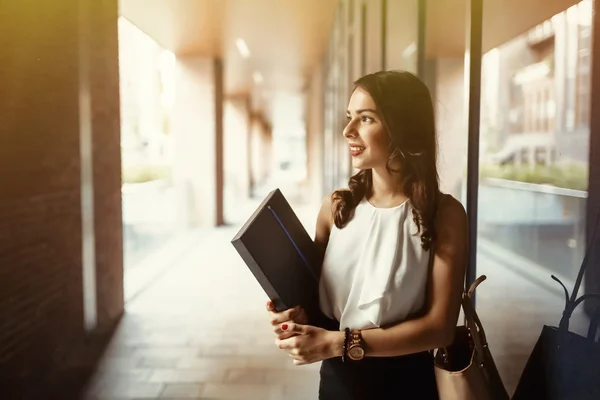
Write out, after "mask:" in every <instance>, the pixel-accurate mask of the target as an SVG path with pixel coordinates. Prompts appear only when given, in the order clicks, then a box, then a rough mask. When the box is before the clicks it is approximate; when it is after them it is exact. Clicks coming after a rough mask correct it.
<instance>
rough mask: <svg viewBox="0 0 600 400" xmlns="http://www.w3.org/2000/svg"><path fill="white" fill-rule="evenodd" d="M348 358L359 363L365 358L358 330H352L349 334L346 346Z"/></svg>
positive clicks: (363, 346)
mask: <svg viewBox="0 0 600 400" xmlns="http://www.w3.org/2000/svg"><path fill="white" fill-rule="evenodd" d="M347 349H348V350H347V351H348V353H347V354H348V357H349V358H350V359H351V360H354V361H359V360H362V359H363V358H364V357H365V345H364V342H363V339H362V335H361V334H360V331H359V330H358V329H354V330H352V331H351V332H350V337H349V338H348V344H347Z"/></svg>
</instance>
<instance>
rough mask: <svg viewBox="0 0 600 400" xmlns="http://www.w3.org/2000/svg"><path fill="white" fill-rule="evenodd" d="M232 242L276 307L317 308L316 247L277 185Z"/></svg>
mask: <svg viewBox="0 0 600 400" xmlns="http://www.w3.org/2000/svg"><path fill="white" fill-rule="evenodd" d="M231 243H232V244H233V246H234V247H235V249H236V250H237V252H238V253H239V254H240V256H241V257H242V259H243V260H244V262H245V263H246V265H247V266H248V268H249V269H250V271H251V272H252V273H253V274H254V277H255V278H256V280H257V281H258V283H259V284H260V285H261V287H262V288H263V290H264V291H265V293H266V294H267V296H268V297H269V298H270V299H271V300H272V301H273V302H274V304H275V307H276V308H277V310H279V311H283V310H286V309H288V308H291V307H294V306H296V305H300V306H302V307H304V309H305V310H306V311H307V313H308V315H309V316H310V315H316V314H317V312H318V273H319V272H318V271H319V269H320V268H319V267H320V266H319V265H318V262H319V255H318V252H317V248H316V246H315V244H314V242H313V240H312V239H311V237H310V236H309V234H308V233H307V232H306V230H305V229H304V226H303V225H302V223H301V222H300V220H299V219H298V217H297V215H296V214H295V212H294V210H293V209H292V207H291V206H290V204H289V203H288V201H287V200H286V199H285V197H284V196H283V194H282V193H281V191H280V190H279V189H275V190H273V191H272V192H271V193H269V194H268V196H267V197H266V198H265V199H264V200H263V202H262V203H261V204H260V206H259V207H258V208H257V209H256V211H255V212H254V213H253V214H252V216H251V217H250V218H249V219H248V221H247V222H246V223H245V224H244V225H243V226H242V228H241V229H240V231H239V232H238V234H237V235H235V237H234V238H233V239H232V240H231Z"/></svg>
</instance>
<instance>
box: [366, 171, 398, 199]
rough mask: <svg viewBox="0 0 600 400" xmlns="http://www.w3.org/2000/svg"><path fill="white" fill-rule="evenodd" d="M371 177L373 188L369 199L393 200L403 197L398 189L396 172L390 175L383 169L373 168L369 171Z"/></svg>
mask: <svg viewBox="0 0 600 400" xmlns="http://www.w3.org/2000/svg"><path fill="white" fill-rule="evenodd" d="M371 173H372V177H373V187H372V191H371V197H375V198H380V199H384V198H393V197H396V196H399V195H400V196H403V194H402V191H401V189H400V174H399V173H398V172H394V173H390V172H388V170H387V169H386V168H385V167H383V168H373V169H372V170H371Z"/></svg>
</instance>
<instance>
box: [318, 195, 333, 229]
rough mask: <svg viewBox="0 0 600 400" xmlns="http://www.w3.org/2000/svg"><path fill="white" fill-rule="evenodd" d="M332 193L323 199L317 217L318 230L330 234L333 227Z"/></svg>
mask: <svg viewBox="0 0 600 400" xmlns="http://www.w3.org/2000/svg"><path fill="white" fill-rule="evenodd" d="M332 195H333V194H332V193H331V194H328V195H327V196H325V197H324V198H323V201H322V202H321V209H320V210H319V215H318V217H317V229H322V230H326V231H327V232H329V231H330V230H331V227H332V226H333V200H332Z"/></svg>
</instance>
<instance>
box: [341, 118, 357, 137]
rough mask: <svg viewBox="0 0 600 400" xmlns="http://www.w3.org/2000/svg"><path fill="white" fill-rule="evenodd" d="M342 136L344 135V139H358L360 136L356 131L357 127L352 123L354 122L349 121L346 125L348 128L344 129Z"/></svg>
mask: <svg viewBox="0 0 600 400" xmlns="http://www.w3.org/2000/svg"><path fill="white" fill-rule="evenodd" d="M342 134H343V135H344V137H345V138H346V139H349V138H353V137H356V136H357V135H358V132H357V131H356V127H355V126H354V124H353V123H352V120H350V121H348V123H347V124H346V127H345V128H344V130H343V132H342Z"/></svg>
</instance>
